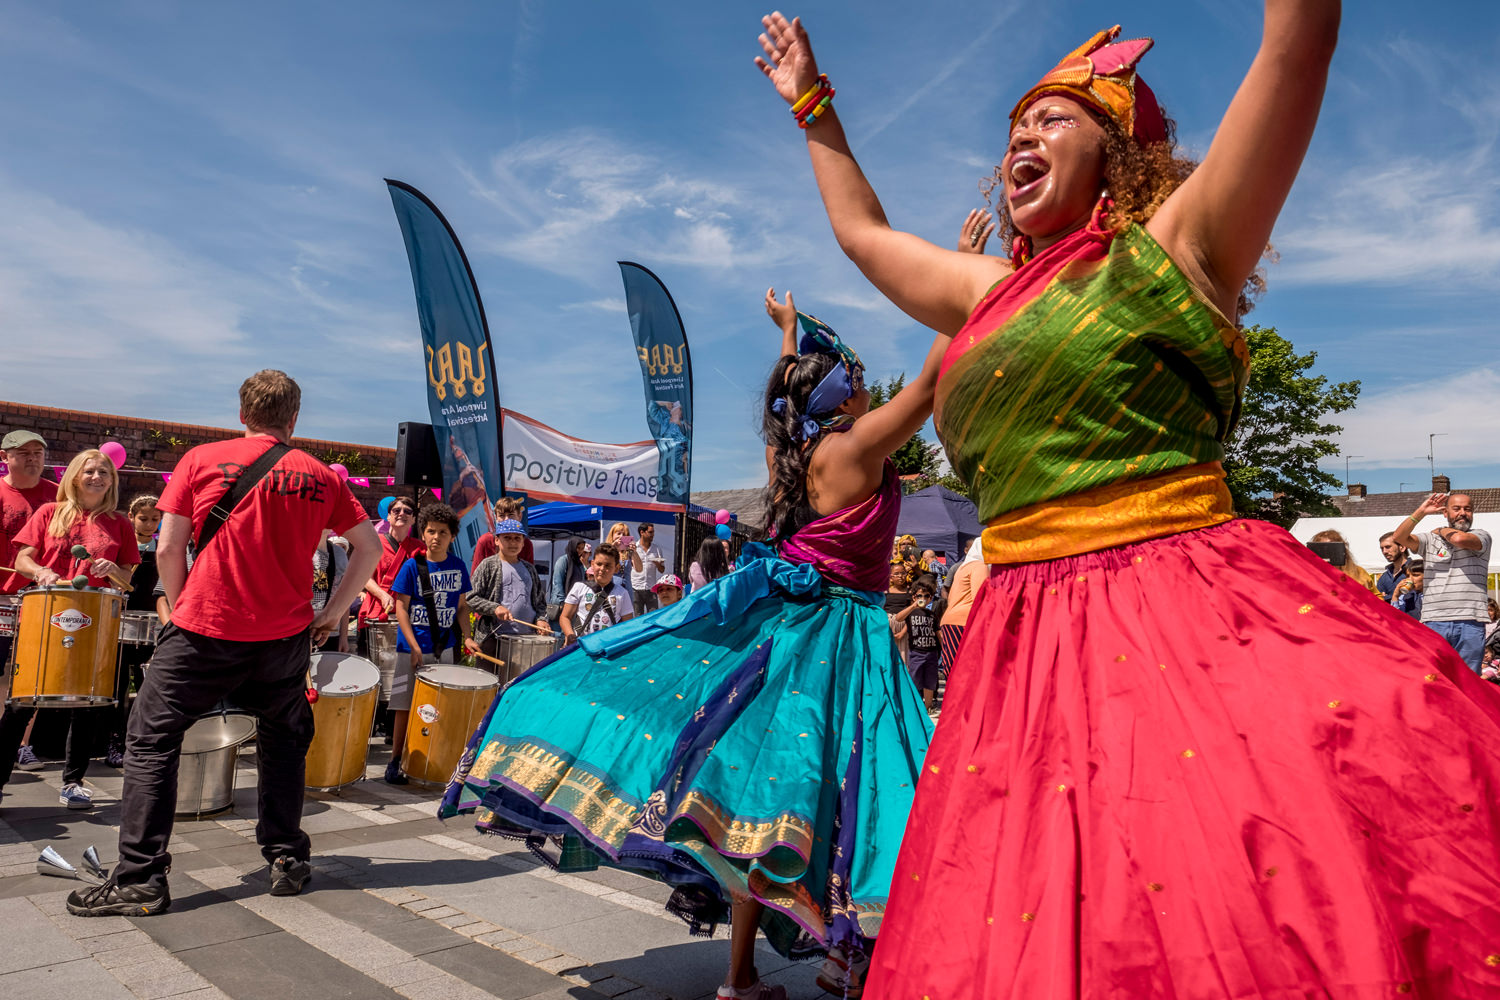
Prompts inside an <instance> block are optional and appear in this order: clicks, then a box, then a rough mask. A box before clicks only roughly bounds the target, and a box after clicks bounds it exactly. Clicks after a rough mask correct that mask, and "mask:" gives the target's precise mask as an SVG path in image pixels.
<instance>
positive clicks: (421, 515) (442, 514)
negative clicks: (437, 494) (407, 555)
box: [417, 503, 458, 537]
mask: <svg viewBox="0 0 1500 1000" xmlns="http://www.w3.org/2000/svg"><path fill="white" fill-rule="evenodd" d="M429 524H446V525H447V526H448V530H449V532H451V533H452V534H453V535H454V536H455V537H457V535H458V515H457V514H455V513H453V508H452V507H449V506H448V505H447V504H445V503H430V504H427V505H426V506H424V507H423V508H422V509H421V510H420V511H418V512H417V534H418V535H420V534H422V532H424V531H426V530H427V526H428V525H429Z"/></svg>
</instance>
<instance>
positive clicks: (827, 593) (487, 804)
mask: <svg viewBox="0 0 1500 1000" xmlns="http://www.w3.org/2000/svg"><path fill="white" fill-rule="evenodd" d="M746 556H747V559H748V561H745V562H744V564H743V565H742V567H741V568H740V569H739V570H737V571H736V572H734V573H731V574H729V575H728V576H726V577H723V578H721V579H719V580H716V581H715V582H714V583H712V584H710V585H709V586H707V587H702V588H699V589H698V590H695V591H694V592H693V593H692V594H690V595H689V596H688V597H687V598H686V599H684V600H683V601H681V602H679V603H677V604H675V605H672V606H671V607H668V608H663V609H661V610H660V611H657V612H654V613H652V614H650V615H647V616H645V617H642V618H638V619H634V620H631V621H628V622H624V623H622V624H620V625H616V626H614V627H613V628H610V629H608V630H606V631H603V632H598V633H595V634H593V635H590V636H585V637H583V639H582V640H580V642H579V644H578V645H576V646H573V647H570V648H569V649H567V650H564V651H562V652H560V653H557V654H556V655H554V656H552V657H550V658H548V659H547V660H544V661H542V662H541V663H539V664H537V665H536V666H535V667H533V668H532V669H531V670H529V671H528V672H527V673H526V674H524V675H523V676H521V677H519V678H517V679H516V680H515V681H514V682H513V683H511V684H510V685H509V686H508V687H506V688H505V689H504V691H502V692H501V693H500V694H499V695H498V696H497V697H496V699H495V703H494V704H493V705H492V706H491V708H490V711H489V713H488V715H487V716H486V717H485V720H484V722H482V723H481V724H480V727H479V730H478V732H477V733H476V734H475V736H474V738H473V739H472V740H471V741H470V744H469V747H468V749H467V751H466V752H465V754H464V758H463V760H462V761H461V762H460V764H459V767H458V771H457V772H456V773H455V775H454V778H453V782H452V783H451V784H450V785H449V787H448V791H447V794H446V795H445V797H444V800H443V806H442V809H441V813H442V815H444V816H452V815H454V814H455V813H458V812H469V811H473V812H474V813H475V814H476V815H475V819H476V823H477V825H478V827H479V828H480V829H481V830H484V831H487V832H491V833H497V834H501V835H504V836H511V837H516V838H519V839H524V840H526V841H527V843H528V844H529V845H530V846H531V847H532V849H533V850H535V851H536V852H537V853H538V854H539V855H540V856H542V857H543V859H544V860H546V861H547V862H548V863H549V864H552V865H553V866H554V867H556V868H558V869H559V870H562V871H587V870H591V869H594V868H597V867H599V866H600V865H608V866H611V867H616V868H622V869H625V870H628V871H633V872H637V873H642V874H646V875H650V876H653V877H656V878H659V879H661V880H663V881H665V882H667V883H669V884H671V885H673V886H675V887H676V889H677V891H676V892H674V893H673V896H672V900H671V902H669V903H668V909H669V910H671V911H672V912H674V913H676V914H678V915H679V916H681V917H683V918H684V919H685V920H687V921H688V922H689V925H690V927H691V929H692V930H693V932H694V933H704V934H708V933H712V932H713V929H714V926H715V925H716V924H717V923H718V922H719V921H721V920H723V919H725V918H726V917H727V915H728V908H729V905H730V903H731V901H732V900H735V899H745V898H754V899H757V900H759V901H761V902H762V903H764V904H765V906H766V909H765V915H764V917H763V918H762V921H761V926H762V929H763V930H764V931H765V933H766V937H767V939H768V940H769V941H770V943H771V945H772V946H773V947H774V948H776V950H777V951H778V952H780V953H781V954H783V955H787V956H791V957H800V956H804V955H810V954H815V953H817V952H820V951H823V950H826V949H827V948H829V947H831V946H833V945H841V946H843V947H845V948H846V949H849V948H853V949H858V950H865V949H867V948H868V947H869V945H870V939H873V938H874V937H875V936H876V935H877V934H878V933H879V930H880V923H881V919H882V917H883V915H884V912H885V906H886V899H887V897H888V896H889V894H890V885H891V875H892V871H893V869H894V867H895V862H896V854H897V850H898V848H899V847H900V844H901V838H902V834H903V833H904V831H905V828H906V817H907V813H908V811H909V810H910V808H911V803H912V797H913V795H914V792H915V787H916V783H917V777H918V775H919V773H920V771H921V768H922V759H923V757H924V755H925V754H926V752H927V744H928V740H929V738H930V736H931V734H932V724H931V722H930V721H929V719H928V717H927V712H926V710H925V709H924V708H923V705H922V701H921V698H920V696H919V695H918V693H917V691H916V689H915V688H914V687H913V686H912V683H911V680H910V678H909V677H908V676H907V673H906V670H905V668H904V667H903V665H902V663H901V658H900V655H899V654H898V653H897V651H896V646H895V643H894V642H893V641H892V638H891V630H890V625H889V623H888V621H887V618H886V615H885V612H884V611H883V609H882V607H881V606H880V602H881V600H882V597H883V595H877V594H868V593H862V592H856V591H851V590H846V589H843V588H838V587H834V586H831V585H829V584H827V583H826V582H825V581H824V580H823V579H822V578H821V577H819V576H818V574H817V572H816V571H815V570H814V569H813V568H812V567H811V566H807V565H793V564H791V563H788V562H785V561H783V560H781V559H779V558H776V557H775V556H773V555H771V554H770V550H769V549H765V548H763V547H760V546H755V547H754V549H753V551H752V550H749V549H748V548H747V552H746ZM754 556H759V558H754ZM549 838H550V839H552V840H553V842H554V843H555V844H556V845H557V847H558V848H559V853H558V854H557V856H556V857H552V856H550V855H549V854H548V853H547V852H544V851H543V847H544V846H545V844H546V841H547V840H548V839H549Z"/></svg>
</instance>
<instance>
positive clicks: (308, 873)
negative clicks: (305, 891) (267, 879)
mask: <svg viewBox="0 0 1500 1000" xmlns="http://www.w3.org/2000/svg"><path fill="white" fill-rule="evenodd" d="M310 878H312V865H309V864H308V863H307V862H306V861H298V860H297V859H296V858H290V857H280V858H277V859H276V860H275V861H273V862H271V895H273V896H295V895H297V893H299V892H301V891H302V887H303V886H304V885H306V884H307V882H308V879H310Z"/></svg>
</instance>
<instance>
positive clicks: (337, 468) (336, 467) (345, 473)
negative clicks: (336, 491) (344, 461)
mask: <svg viewBox="0 0 1500 1000" xmlns="http://www.w3.org/2000/svg"><path fill="white" fill-rule="evenodd" d="M329 468H330V469H332V470H333V471H334V472H337V473H338V474H339V478H340V479H348V478H349V470H348V469H346V468H344V466H342V465H340V464H339V463H338V462H334V463H333V464H332V465H330V466H329Z"/></svg>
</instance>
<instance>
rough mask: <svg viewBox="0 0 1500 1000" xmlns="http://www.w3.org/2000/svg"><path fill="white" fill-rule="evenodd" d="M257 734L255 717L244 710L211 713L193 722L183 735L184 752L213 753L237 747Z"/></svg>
mask: <svg viewBox="0 0 1500 1000" xmlns="http://www.w3.org/2000/svg"><path fill="white" fill-rule="evenodd" d="M254 735H255V717H254V716H251V715H246V714H245V713H244V712H229V713H227V714H225V715H210V716H207V717H206V718H202V719H199V720H198V721H197V722H195V723H193V725H192V728H190V729H189V730H188V731H187V732H186V733H184V734H183V737H182V752H183V753H212V752H213V751H215V750H224V749H227V748H229V747H237V746H239V745H240V744H241V743H243V742H245V741H246V740H248V739H249V738H250V737H252V736H254Z"/></svg>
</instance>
